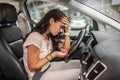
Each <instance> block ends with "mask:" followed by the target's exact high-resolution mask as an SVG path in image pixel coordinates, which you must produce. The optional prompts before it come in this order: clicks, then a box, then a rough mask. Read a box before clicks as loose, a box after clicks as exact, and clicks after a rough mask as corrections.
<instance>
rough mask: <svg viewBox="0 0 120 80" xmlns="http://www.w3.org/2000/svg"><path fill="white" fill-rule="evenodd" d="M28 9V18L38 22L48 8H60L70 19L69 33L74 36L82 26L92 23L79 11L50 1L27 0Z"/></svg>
mask: <svg viewBox="0 0 120 80" xmlns="http://www.w3.org/2000/svg"><path fill="white" fill-rule="evenodd" d="M27 7H28V11H29V14H30V18H31V19H32V20H33V21H34V22H36V23H37V22H38V21H39V20H40V19H41V18H42V17H43V16H44V15H45V14H46V13H47V12H48V11H49V10H51V9H60V10H61V11H63V12H64V13H65V14H66V15H67V16H68V17H69V19H70V35H71V36H76V35H78V33H79V32H80V30H81V29H82V28H84V27H85V26H86V25H87V24H90V25H92V19H91V18H90V17H88V16H86V15H84V14H82V13H80V12H77V11H74V10H72V9H69V8H67V7H65V6H62V5H58V4H55V3H52V2H45V1H34V2H29V0H28V2H27Z"/></svg>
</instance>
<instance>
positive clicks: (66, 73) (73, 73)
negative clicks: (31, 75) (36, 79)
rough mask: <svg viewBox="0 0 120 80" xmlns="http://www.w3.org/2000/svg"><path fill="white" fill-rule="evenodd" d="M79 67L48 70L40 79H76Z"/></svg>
mask: <svg viewBox="0 0 120 80" xmlns="http://www.w3.org/2000/svg"><path fill="white" fill-rule="evenodd" d="M79 74H80V69H67V70H61V71H49V72H47V73H44V74H43V76H42V78H41V79H40V80H78V77H79Z"/></svg>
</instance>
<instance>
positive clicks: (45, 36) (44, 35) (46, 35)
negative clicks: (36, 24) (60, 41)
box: [42, 32, 48, 40]
mask: <svg viewBox="0 0 120 80" xmlns="http://www.w3.org/2000/svg"><path fill="white" fill-rule="evenodd" d="M42 36H43V37H44V39H45V40H48V33H47V32H46V33H43V34H42Z"/></svg>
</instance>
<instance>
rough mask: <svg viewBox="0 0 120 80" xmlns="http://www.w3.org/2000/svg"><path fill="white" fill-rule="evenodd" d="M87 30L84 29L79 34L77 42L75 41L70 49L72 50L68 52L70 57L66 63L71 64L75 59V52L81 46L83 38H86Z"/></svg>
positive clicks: (66, 59)
mask: <svg viewBox="0 0 120 80" xmlns="http://www.w3.org/2000/svg"><path fill="white" fill-rule="evenodd" d="M85 33H86V30H85V29H82V30H81V31H80V33H79V34H78V37H77V40H76V41H74V42H73V43H72V45H71V47H70V50H69V52H68V55H67V56H66V57H65V62H66V63H67V62H69V60H70V59H71V58H72V57H73V55H74V52H75V50H76V49H77V47H78V46H79V45H80V43H81V41H82V39H83V37H84V36H85Z"/></svg>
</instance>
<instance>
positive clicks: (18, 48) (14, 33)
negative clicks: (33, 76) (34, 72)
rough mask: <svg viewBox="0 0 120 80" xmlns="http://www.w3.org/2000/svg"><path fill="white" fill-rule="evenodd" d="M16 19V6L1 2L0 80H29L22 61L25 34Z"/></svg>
mask: <svg viewBox="0 0 120 80" xmlns="http://www.w3.org/2000/svg"><path fill="white" fill-rule="evenodd" d="M16 20H17V12H16V9H15V7H14V6H13V5H11V4H8V3H0V80H1V79H3V80H27V75H26V72H25V70H24V67H23V65H22V63H21V61H22V56H23V49H22V45H23V41H24V35H23V34H22V31H21V30H20V29H19V28H18V27H17V26H16Z"/></svg>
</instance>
